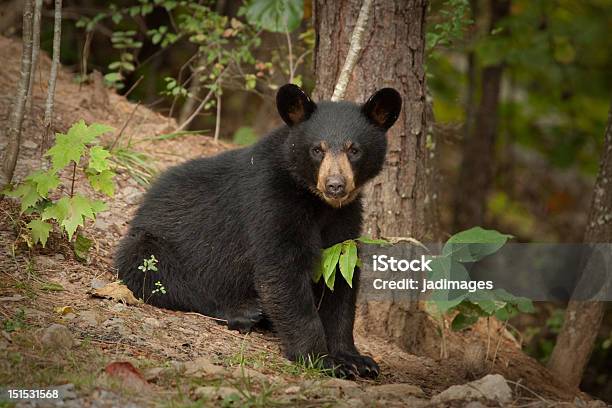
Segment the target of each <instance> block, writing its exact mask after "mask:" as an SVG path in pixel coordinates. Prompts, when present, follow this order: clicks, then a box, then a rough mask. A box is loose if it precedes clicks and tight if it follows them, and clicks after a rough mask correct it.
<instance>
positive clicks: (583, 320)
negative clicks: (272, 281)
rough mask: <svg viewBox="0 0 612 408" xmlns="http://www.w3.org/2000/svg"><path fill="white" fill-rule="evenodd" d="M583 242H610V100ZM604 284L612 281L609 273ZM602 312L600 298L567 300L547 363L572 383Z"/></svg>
mask: <svg viewBox="0 0 612 408" xmlns="http://www.w3.org/2000/svg"><path fill="white" fill-rule="evenodd" d="M584 242H585V243H598V242H600V243H601V242H608V243H609V242H612V103H611V105H610V112H609V113H608V125H607V127H606V131H605V136H604V145H603V154H602V156H601V162H600V167H599V175H598V176H597V181H596V182H595V188H594V189H593V199H592V202H591V210H590V214H589V221H588V224H587V228H586V231H585V234H584ZM582 279H584V280H585V281H587V280H589V279H590V277H589V276H583V277H582ZM606 285H607V286H608V287H609V285H612V282H611V281H610V278H609V277H608V279H607V282H606ZM579 288H580V284H579V285H578V289H579ZM604 312H605V303H604V302H594V301H591V302H588V301H579V300H571V301H570V302H569V304H568V306H567V310H566V311H565V322H564V324H563V327H562V329H561V332H560V333H559V336H558V337H557V343H556V344H555V348H554V349H553V353H552V355H551V357H550V361H549V362H548V367H549V368H550V370H551V371H553V372H554V373H555V374H556V375H557V376H559V378H561V379H562V380H564V381H565V382H566V383H567V384H569V385H570V386H572V387H578V386H579V385H580V381H581V379H582V375H583V373H584V370H585V368H586V365H587V363H588V362H589V358H590V356H591V352H592V351H593V345H594V344H595V340H596V338H597V333H598V332H599V328H600V327H601V322H602V319H603V316H604Z"/></svg>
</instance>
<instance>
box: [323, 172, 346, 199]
mask: <svg viewBox="0 0 612 408" xmlns="http://www.w3.org/2000/svg"><path fill="white" fill-rule="evenodd" d="M345 187H346V180H345V179H344V176H329V177H328V178H327V180H326V181H325V193H327V194H328V195H330V196H332V197H334V198H337V197H341V196H343V195H344V191H345Z"/></svg>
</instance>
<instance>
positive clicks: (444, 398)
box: [431, 374, 512, 405]
mask: <svg viewBox="0 0 612 408" xmlns="http://www.w3.org/2000/svg"><path fill="white" fill-rule="evenodd" d="M477 399H487V400H491V401H496V402H498V403H500V404H502V405H503V404H508V403H510V402H511V401H512V390H511V389H510V387H509V386H508V383H507V382H506V379H505V378H504V377H503V376H502V375H500V374H489V375H487V376H485V377H483V378H481V379H480V380H476V381H472V382H470V383H467V384H463V385H453V386H452V387H449V388H447V389H446V390H444V391H442V392H441V393H439V394H438V395H436V396H434V397H433V398H432V399H431V401H432V402H433V403H436V404H440V403H445V402H449V401H455V400H462V401H470V400H477Z"/></svg>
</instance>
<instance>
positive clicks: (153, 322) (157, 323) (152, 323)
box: [144, 317, 163, 329]
mask: <svg viewBox="0 0 612 408" xmlns="http://www.w3.org/2000/svg"><path fill="white" fill-rule="evenodd" d="M144 324H146V325H147V326H149V327H153V328H155V329H159V328H160V327H162V326H163V325H162V324H161V322H160V321H159V320H157V319H154V318H152V317H147V318H146V319H144Z"/></svg>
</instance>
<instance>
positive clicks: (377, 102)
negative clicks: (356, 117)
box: [361, 88, 402, 130]
mask: <svg viewBox="0 0 612 408" xmlns="http://www.w3.org/2000/svg"><path fill="white" fill-rule="evenodd" d="M401 110H402V97H401V96H400V94H399V92H397V91H396V90H395V89H393V88H383V89H381V90H379V91H377V92H376V93H375V94H374V95H372V96H370V99H368V101H367V102H366V103H364V104H363V107H362V108H361V111H362V112H363V114H364V115H365V116H366V117H367V118H368V120H369V121H370V122H372V123H373V124H374V125H376V126H380V127H382V128H383V129H385V130H387V129H389V128H390V127H391V126H393V124H394V123H395V121H396V120H397V118H398V116H399V114H400V111H401Z"/></svg>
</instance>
